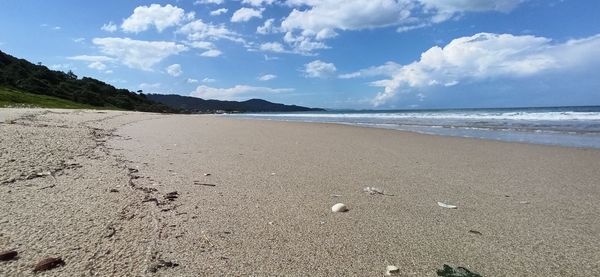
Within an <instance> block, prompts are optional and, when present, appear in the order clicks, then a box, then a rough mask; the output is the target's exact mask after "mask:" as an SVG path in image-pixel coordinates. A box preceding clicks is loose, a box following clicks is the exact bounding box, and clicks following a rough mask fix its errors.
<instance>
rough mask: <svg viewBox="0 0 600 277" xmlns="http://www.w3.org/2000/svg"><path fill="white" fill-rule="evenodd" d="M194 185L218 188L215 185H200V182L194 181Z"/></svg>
mask: <svg viewBox="0 0 600 277" xmlns="http://www.w3.org/2000/svg"><path fill="white" fill-rule="evenodd" d="M192 185H194V186H207V187H215V186H217V185H215V184H206V183H200V182H198V181H194V183H193V184H192Z"/></svg>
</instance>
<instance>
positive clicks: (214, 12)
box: [210, 8, 229, 16]
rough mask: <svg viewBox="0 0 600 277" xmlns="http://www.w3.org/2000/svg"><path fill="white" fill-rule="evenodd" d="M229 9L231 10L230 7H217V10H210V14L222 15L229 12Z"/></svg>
mask: <svg viewBox="0 0 600 277" xmlns="http://www.w3.org/2000/svg"><path fill="white" fill-rule="evenodd" d="M228 11H229V10H228V9H226V8H220V9H217V10H214V11H211V12H210V15H213V16H216V15H221V14H224V13H227V12H228Z"/></svg>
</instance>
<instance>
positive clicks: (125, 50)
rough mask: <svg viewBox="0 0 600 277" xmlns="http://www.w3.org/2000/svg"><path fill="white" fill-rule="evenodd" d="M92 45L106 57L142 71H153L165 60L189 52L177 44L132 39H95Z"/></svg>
mask: <svg viewBox="0 0 600 277" xmlns="http://www.w3.org/2000/svg"><path fill="white" fill-rule="evenodd" d="M92 43H94V44H95V45H96V46H98V47H99V48H100V51H101V52H102V53H104V54H105V55H108V56H111V57H113V58H115V59H117V60H119V61H120V62H121V63H123V64H124V65H126V66H128V67H131V68H136V69H142V70H152V66H154V65H155V64H157V63H159V62H161V61H162V60H164V59H165V58H167V57H169V56H172V55H177V54H179V53H180V52H183V51H186V50H188V48H187V47H186V46H184V45H181V44H177V43H175V42H170V41H144V40H133V39H130V38H115V37H107V38H94V39H93V40H92Z"/></svg>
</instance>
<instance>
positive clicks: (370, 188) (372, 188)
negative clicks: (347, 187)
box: [363, 187, 383, 195]
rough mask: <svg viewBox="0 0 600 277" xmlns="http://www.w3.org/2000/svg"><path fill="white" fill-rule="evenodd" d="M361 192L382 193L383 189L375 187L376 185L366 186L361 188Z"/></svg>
mask: <svg viewBox="0 0 600 277" xmlns="http://www.w3.org/2000/svg"><path fill="white" fill-rule="evenodd" d="M363 192H366V193H368V194H370V195H375V194H381V195H383V189H380V188H376V187H366V188H364V189H363Z"/></svg>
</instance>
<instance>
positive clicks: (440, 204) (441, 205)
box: [437, 202, 457, 209]
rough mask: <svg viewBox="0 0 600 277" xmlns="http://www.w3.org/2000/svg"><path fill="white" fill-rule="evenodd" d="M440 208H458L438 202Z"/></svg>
mask: <svg viewBox="0 0 600 277" xmlns="http://www.w3.org/2000/svg"><path fill="white" fill-rule="evenodd" d="M437 204H438V206H440V207H442V208H446V209H456V208H457V207H456V206H454V205H449V204H446V203H442V202H437Z"/></svg>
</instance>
